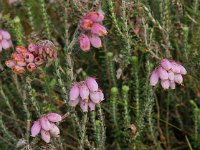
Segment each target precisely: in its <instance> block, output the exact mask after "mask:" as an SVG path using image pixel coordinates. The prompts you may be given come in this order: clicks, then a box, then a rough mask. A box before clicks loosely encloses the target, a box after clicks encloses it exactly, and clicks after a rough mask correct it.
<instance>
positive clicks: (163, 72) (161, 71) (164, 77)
mask: <svg viewBox="0 0 200 150" xmlns="http://www.w3.org/2000/svg"><path fill="white" fill-rule="evenodd" d="M158 74H159V77H160V79H161V80H167V79H168V73H167V71H166V70H165V69H163V68H162V67H161V66H160V67H159V68H158Z"/></svg>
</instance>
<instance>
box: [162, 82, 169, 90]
mask: <svg viewBox="0 0 200 150" xmlns="http://www.w3.org/2000/svg"><path fill="white" fill-rule="evenodd" d="M161 86H162V87H163V89H165V90H166V89H169V86H170V82H169V80H161Z"/></svg>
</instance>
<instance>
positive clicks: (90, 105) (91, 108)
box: [88, 102, 95, 111]
mask: <svg viewBox="0 0 200 150" xmlns="http://www.w3.org/2000/svg"><path fill="white" fill-rule="evenodd" d="M88 106H89V108H90V110H91V111H94V110H95V103H93V102H89V104H88Z"/></svg>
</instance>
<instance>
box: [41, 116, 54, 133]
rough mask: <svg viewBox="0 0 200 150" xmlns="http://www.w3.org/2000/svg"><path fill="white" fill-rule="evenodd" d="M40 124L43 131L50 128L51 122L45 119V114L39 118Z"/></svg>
mask: <svg viewBox="0 0 200 150" xmlns="http://www.w3.org/2000/svg"><path fill="white" fill-rule="evenodd" d="M40 124H41V126H42V129H43V130H45V131H49V130H50V129H51V124H50V122H49V120H48V119H47V117H45V116H43V117H42V118H40Z"/></svg>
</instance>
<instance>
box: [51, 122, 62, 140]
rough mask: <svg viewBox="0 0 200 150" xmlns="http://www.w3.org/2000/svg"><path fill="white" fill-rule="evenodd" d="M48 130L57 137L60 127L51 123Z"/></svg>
mask: <svg viewBox="0 0 200 150" xmlns="http://www.w3.org/2000/svg"><path fill="white" fill-rule="evenodd" d="M49 132H50V134H51V135H52V136H53V137H59V134H60V129H59V128H58V127H57V126H56V125H55V124H54V123H51V129H50V131H49Z"/></svg>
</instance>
